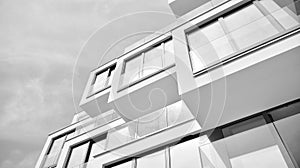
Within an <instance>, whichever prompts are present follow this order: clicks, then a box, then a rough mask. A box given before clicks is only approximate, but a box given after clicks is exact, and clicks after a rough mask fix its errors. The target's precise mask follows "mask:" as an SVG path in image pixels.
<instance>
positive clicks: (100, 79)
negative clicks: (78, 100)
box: [92, 70, 108, 93]
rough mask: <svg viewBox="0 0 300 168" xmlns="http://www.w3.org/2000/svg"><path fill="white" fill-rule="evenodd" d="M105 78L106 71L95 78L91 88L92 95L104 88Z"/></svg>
mask: <svg viewBox="0 0 300 168" xmlns="http://www.w3.org/2000/svg"><path fill="white" fill-rule="evenodd" d="M107 76H108V70H106V71H104V72H102V73H100V74H98V75H97V76H96V79H95V83H94V85H93V86H92V89H93V93H95V92H97V91H99V90H101V89H103V88H104V87H106V81H107Z"/></svg>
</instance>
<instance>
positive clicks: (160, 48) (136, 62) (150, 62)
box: [121, 40, 175, 86]
mask: <svg viewBox="0 0 300 168" xmlns="http://www.w3.org/2000/svg"><path fill="white" fill-rule="evenodd" d="M173 48H174V47H173V42H172V40H168V41H166V42H163V43H160V44H157V45H155V46H152V47H150V48H149V49H147V51H144V52H143V53H141V54H140V55H138V56H136V57H135V58H133V59H130V60H127V61H126V60H125V65H124V66H125V67H124V69H123V75H122V76H121V81H122V82H121V85H123V86H124V85H125V86H126V85H128V84H131V83H133V82H135V81H137V80H138V79H141V78H143V77H146V76H149V75H151V74H154V73H155V72H158V71H159V70H161V69H163V68H165V67H168V66H169V65H173V64H174V61H175V59H174V49H173Z"/></svg>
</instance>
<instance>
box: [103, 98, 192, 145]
mask: <svg viewBox="0 0 300 168" xmlns="http://www.w3.org/2000/svg"><path fill="white" fill-rule="evenodd" d="M192 119H194V116H193V115H192V114H191V113H190V111H189V109H188V108H187V106H186V105H185V104H184V103H183V102H182V101H179V102H176V103H174V104H172V105H169V106H167V107H165V108H163V109H160V110H157V111H155V112H153V113H150V114H148V115H145V116H143V117H141V118H138V119H136V120H133V121H130V122H128V123H125V124H123V125H120V126H118V127H115V128H113V129H111V130H109V131H108V134H107V139H106V140H107V143H106V150H111V149H113V148H116V147H120V146H122V145H125V144H127V143H129V142H132V141H134V140H137V139H141V138H143V137H145V136H149V135H152V134H154V133H156V132H159V131H161V130H163V129H165V128H168V127H171V126H175V125H178V124H180V123H184V122H186V121H190V120H192Z"/></svg>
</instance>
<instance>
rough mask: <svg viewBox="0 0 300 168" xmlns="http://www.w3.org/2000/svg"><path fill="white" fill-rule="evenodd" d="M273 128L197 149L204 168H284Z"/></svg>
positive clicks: (255, 129) (261, 127)
mask: <svg viewBox="0 0 300 168" xmlns="http://www.w3.org/2000/svg"><path fill="white" fill-rule="evenodd" d="M270 129H274V127H273V126H272V124H269V125H264V126H260V127H257V128H254V129H251V130H248V131H245V132H242V133H238V134H235V135H232V136H230V137H227V138H224V139H221V140H218V141H215V142H212V143H211V142H209V143H207V144H205V145H202V146H200V148H199V149H200V156H201V160H202V163H203V166H205V167H208V168H215V167H219V168H227V167H232V168H253V167H255V168H269V167H272V168H273V167H275V168H287V163H286V162H285V159H284V157H283V154H282V153H281V151H282V150H285V149H283V148H282V149H279V146H278V145H277V142H278V141H277V140H276V139H277V138H278V137H277V138H275V137H274V136H277V135H275V134H274V131H275V130H273V131H271V130H270Z"/></svg>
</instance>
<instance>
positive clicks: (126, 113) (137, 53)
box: [109, 33, 180, 121]
mask: <svg viewBox="0 0 300 168" xmlns="http://www.w3.org/2000/svg"><path fill="white" fill-rule="evenodd" d="M175 66H176V65H175V56H174V45H173V39H172V37H171V34H170V33H167V34H164V35H161V36H159V37H157V38H155V39H153V40H152V41H149V42H146V43H144V44H143V45H141V46H139V47H137V48H136V49H134V50H132V51H130V52H128V53H126V54H124V55H123V56H122V57H120V58H119V59H118V66H117V68H116V72H115V76H116V80H115V81H114V82H113V84H112V91H111V94H110V96H109V102H114V105H115V108H117V110H118V112H119V113H120V114H121V115H122V117H123V118H124V119H125V120H127V121H128V120H133V119H136V118H139V117H141V116H143V115H146V114H148V113H150V112H152V111H155V110H158V109H160V108H162V107H164V106H166V105H168V104H171V103H174V102H176V101H178V100H179V99H180V96H179V95H178V88H177V80H176V73H175V68H174V67H175Z"/></svg>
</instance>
